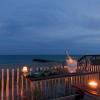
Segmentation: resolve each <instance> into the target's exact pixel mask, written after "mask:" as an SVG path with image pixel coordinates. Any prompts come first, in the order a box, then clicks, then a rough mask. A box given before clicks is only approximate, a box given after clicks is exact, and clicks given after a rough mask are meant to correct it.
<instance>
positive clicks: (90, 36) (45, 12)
mask: <svg viewBox="0 0 100 100" xmlns="http://www.w3.org/2000/svg"><path fill="white" fill-rule="evenodd" d="M99 5H100V1H99V0H95V1H91V0H84V1H80V0H38V1H36V0H35V1H34V0H30V1H27V0H17V1H14V0H7V1H6V2H4V0H3V1H0V40H1V42H0V47H1V48H2V51H1V52H0V53H1V54H2V53H3V54H5V52H6V53H8V54H12V53H13V54H19V53H20V54H21V53H27V54H28V53H31V54H32V53H33V54H36V53H37V54H38V53H40V51H42V52H45V53H47V54H48V53H49V54H51V53H54V54H55V53H58V54H59V53H63V52H64V49H65V48H69V49H71V50H72V52H73V53H77V52H78V53H83V52H86V50H87V51H90V52H91V51H94V52H97V51H96V50H95V49H93V50H91V47H92V46H93V47H98V45H99V37H100V35H99V32H100V29H99V27H100V14H99V9H100V6H99ZM92 44H93V45H92ZM91 45H92V46H91ZM88 47H90V49H89V48H88ZM80 48H83V49H84V48H85V49H86V50H82V49H81V50H82V52H81V51H80ZM3 50H4V51H3ZM5 50H8V51H9V52H7V51H5ZM23 51H25V52H23Z"/></svg>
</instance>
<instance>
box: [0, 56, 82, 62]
mask: <svg viewBox="0 0 100 100" xmlns="http://www.w3.org/2000/svg"><path fill="white" fill-rule="evenodd" d="M71 56H72V57H73V58H75V59H78V58H79V57H80V56H82V55H71ZM66 57H67V56H66V55H0V64H33V63H34V62H33V59H44V60H51V61H58V62H63V61H65V60H66Z"/></svg>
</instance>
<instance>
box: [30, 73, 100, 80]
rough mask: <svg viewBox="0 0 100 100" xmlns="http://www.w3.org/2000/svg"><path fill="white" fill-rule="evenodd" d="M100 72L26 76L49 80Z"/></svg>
mask: <svg viewBox="0 0 100 100" xmlns="http://www.w3.org/2000/svg"><path fill="white" fill-rule="evenodd" d="M97 73H100V72H86V73H69V74H63V75H53V76H45V77H44V76H42V77H38V78H35V77H34V78H32V77H31V78H28V79H29V80H30V81H40V80H49V79H56V78H63V77H64V78H65V77H73V76H82V75H89V74H97Z"/></svg>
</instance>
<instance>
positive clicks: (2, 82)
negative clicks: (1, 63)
mask: <svg viewBox="0 0 100 100" xmlns="http://www.w3.org/2000/svg"><path fill="white" fill-rule="evenodd" d="M1 71H2V72H1V73H2V81H1V100H4V99H3V98H4V69H2V70H1Z"/></svg>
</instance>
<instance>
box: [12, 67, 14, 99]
mask: <svg viewBox="0 0 100 100" xmlns="http://www.w3.org/2000/svg"><path fill="white" fill-rule="evenodd" d="M12 100H14V69H12Z"/></svg>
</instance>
